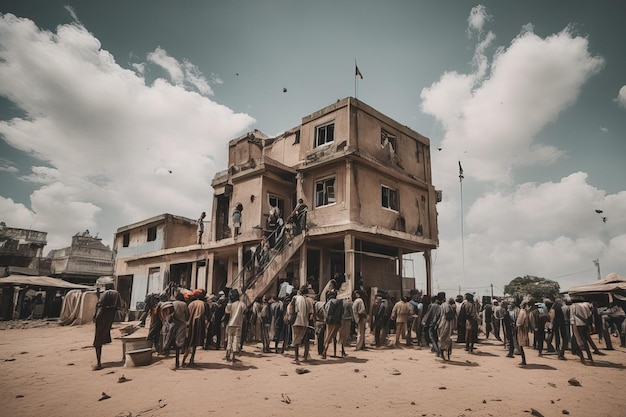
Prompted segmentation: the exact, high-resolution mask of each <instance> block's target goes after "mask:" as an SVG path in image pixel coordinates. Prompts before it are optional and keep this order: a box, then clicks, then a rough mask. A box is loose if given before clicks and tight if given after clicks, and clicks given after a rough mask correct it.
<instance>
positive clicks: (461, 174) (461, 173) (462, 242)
mask: <svg viewBox="0 0 626 417" xmlns="http://www.w3.org/2000/svg"><path fill="white" fill-rule="evenodd" d="M463 178H465V176H464V175H463V167H462V166H461V161H459V187H460V188H461V201H460V204H461V261H462V265H463V282H465V231H464V221H463Z"/></svg>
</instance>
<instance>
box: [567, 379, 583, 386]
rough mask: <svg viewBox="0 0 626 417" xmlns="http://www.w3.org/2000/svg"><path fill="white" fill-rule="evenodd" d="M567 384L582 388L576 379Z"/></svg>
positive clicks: (569, 380)
mask: <svg viewBox="0 0 626 417" xmlns="http://www.w3.org/2000/svg"><path fill="white" fill-rule="evenodd" d="M567 382H568V383H569V384H570V385H573V386H575V387H582V384H581V383H580V382H579V381H578V380H577V379H576V378H570V379H568V380H567Z"/></svg>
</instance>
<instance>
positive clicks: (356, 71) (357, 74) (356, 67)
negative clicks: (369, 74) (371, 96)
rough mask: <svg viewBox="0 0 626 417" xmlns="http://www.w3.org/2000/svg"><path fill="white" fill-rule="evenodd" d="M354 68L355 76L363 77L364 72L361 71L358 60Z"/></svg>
mask: <svg viewBox="0 0 626 417" xmlns="http://www.w3.org/2000/svg"><path fill="white" fill-rule="evenodd" d="M354 68H355V70H354V76H355V77H360V78H361V79H363V74H361V71H359V67H358V66H357V65H356V62H355V63H354Z"/></svg>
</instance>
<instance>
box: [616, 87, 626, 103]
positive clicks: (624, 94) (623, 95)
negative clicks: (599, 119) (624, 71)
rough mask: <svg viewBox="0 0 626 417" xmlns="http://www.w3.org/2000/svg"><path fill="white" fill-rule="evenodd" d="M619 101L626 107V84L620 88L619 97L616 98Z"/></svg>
mask: <svg viewBox="0 0 626 417" xmlns="http://www.w3.org/2000/svg"><path fill="white" fill-rule="evenodd" d="M615 101H617V103H618V104H619V105H620V106H622V107H623V108H625V109H626V85H624V86H622V88H620V89H619V93H618V94H617V98H616V99H615Z"/></svg>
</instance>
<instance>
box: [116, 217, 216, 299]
mask: <svg viewBox="0 0 626 417" xmlns="http://www.w3.org/2000/svg"><path fill="white" fill-rule="evenodd" d="M196 232H197V221H196V220H192V219H189V218H186V217H181V216H175V215H172V214H161V215H158V216H155V217H152V218H149V219H146V220H143V221H140V222H137V223H133V224H130V225H128V226H123V227H120V228H118V229H117V232H116V234H115V239H114V242H113V251H114V252H115V273H114V275H115V277H116V283H117V285H116V287H117V289H118V290H119V291H120V294H121V296H122V298H123V299H124V300H125V301H126V302H127V303H128V305H129V306H130V310H131V311H133V310H140V309H141V308H140V306H139V307H138V303H142V302H143V301H144V299H145V296H146V294H149V293H155V292H156V293H158V292H161V291H162V290H163V289H164V288H165V287H166V285H167V284H168V283H169V282H170V281H172V282H174V283H175V284H176V285H177V286H181V287H185V288H190V287H193V288H195V287H196V277H197V276H198V275H199V276H200V277H201V279H200V280H201V282H203V283H205V282H206V280H207V278H206V277H207V273H206V268H205V265H206V256H207V254H206V252H205V251H203V250H201V248H202V245H200V244H197V241H196V239H197V235H196ZM209 238H210V236H209V235H208V234H206V235H205V236H203V240H205V241H208V240H209Z"/></svg>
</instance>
